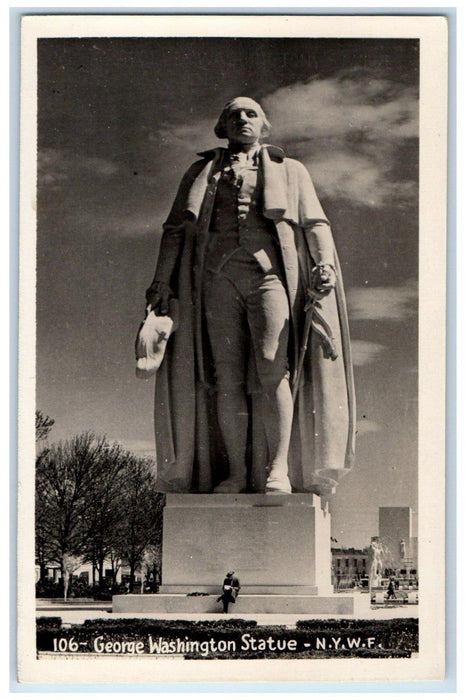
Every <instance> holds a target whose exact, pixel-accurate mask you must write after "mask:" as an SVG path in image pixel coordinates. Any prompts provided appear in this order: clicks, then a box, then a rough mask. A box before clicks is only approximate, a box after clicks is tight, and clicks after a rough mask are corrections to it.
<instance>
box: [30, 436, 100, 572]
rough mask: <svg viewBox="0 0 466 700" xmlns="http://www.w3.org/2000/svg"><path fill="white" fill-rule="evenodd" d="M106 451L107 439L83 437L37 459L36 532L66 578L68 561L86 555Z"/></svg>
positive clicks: (61, 445)
mask: <svg viewBox="0 0 466 700" xmlns="http://www.w3.org/2000/svg"><path fill="white" fill-rule="evenodd" d="M107 451H108V444H107V443H106V441H105V439H104V438H97V437H95V435H93V433H84V434H82V435H79V436H76V437H74V438H72V439H71V440H68V441H66V442H59V443H58V444H56V445H52V446H51V447H49V448H47V449H46V450H44V451H43V452H41V453H40V454H39V455H38V457H37V459H36V531H37V533H38V534H39V539H40V541H41V542H46V546H47V551H48V553H49V555H50V559H51V561H54V562H56V563H57V564H59V566H60V568H61V573H62V577H63V578H64V576H65V571H66V567H67V562H68V561H69V558H70V557H76V556H83V555H84V554H85V552H86V547H87V538H88V530H87V526H86V521H87V511H88V510H89V508H92V506H93V504H94V502H95V499H96V498H97V493H96V488H95V482H96V476H97V475H98V473H99V469H100V468H101V466H102V463H103V462H105V456H106V454H107Z"/></svg>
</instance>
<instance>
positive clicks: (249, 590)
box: [159, 583, 333, 596]
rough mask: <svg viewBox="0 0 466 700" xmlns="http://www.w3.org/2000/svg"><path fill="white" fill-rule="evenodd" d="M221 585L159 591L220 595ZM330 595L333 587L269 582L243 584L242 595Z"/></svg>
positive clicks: (169, 587) (168, 587)
mask: <svg viewBox="0 0 466 700" xmlns="http://www.w3.org/2000/svg"><path fill="white" fill-rule="evenodd" d="M220 591H221V585H219V584H218V583H216V584H213V583H212V584H200V585H199V586H188V585H186V584H169V585H166V586H163V585H162V586H160V589H159V593H167V594H172V593H184V594H185V595H187V594H188V593H191V594H192V593H210V594H211V595H215V594H217V596H219V595H220ZM317 593H320V594H321V595H327V594H328V595H330V594H332V593H333V588H332V589H330V588H329V590H328V591H322V590H317V586H280V585H278V586H277V585H273V584H270V585H267V584H257V585H254V584H246V585H244V586H243V585H241V595H261V594H264V595H317Z"/></svg>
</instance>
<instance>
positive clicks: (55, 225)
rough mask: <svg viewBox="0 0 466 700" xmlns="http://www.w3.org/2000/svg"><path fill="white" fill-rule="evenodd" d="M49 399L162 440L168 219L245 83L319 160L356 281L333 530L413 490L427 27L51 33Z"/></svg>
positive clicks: (44, 89)
mask: <svg viewBox="0 0 466 700" xmlns="http://www.w3.org/2000/svg"><path fill="white" fill-rule="evenodd" d="M38 55H39V71H38V79H39V92H38V94H39V105H38V149H39V152H38V163H39V170H38V195H39V196H38V248H37V314H38V315H37V324H38V335H37V405H38V408H40V409H41V410H42V411H44V412H46V413H48V414H49V415H51V416H52V417H53V418H55V420H56V424H55V427H54V430H53V432H52V434H51V439H53V440H58V439H61V438H67V437H70V436H71V435H73V434H75V433H77V432H80V431H82V430H85V429H91V430H94V431H95V432H97V433H98V434H106V435H107V437H108V438H109V439H111V440H118V441H119V442H121V443H122V444H123V445H125V446H126V447H128V448H129V449H132V450H134V451H136V452H138V453H140V454H154V444H153V425H152V401H153V382H154V380H153V379H152V380H148V381H140V380H136V378H135V375H134V338H135V334H136V331H137V328H138V325H139V322H140V320H141V317H142V315H143V311H144V290H145V289H146V287H147V286H148V284H149V283H150V281H151V279H152V275H153V271H154V268H155V261H156V252H157V248H158V242H159V239H160V232H161V225H162V223H163V221H164V219H165V217H166V216H167V213H168V210H169V208H170V205H171V202H172V200H173V197H174V195H175V192H176V188H177V185H178V182H179V179H180V177H181V175H182V173H183V172H184V170H185V169H186V168H187V167H188V166H189V165H190V163H191V162H193V160H194V159H195V158H196V152H197V151H200V150H202V149H205V148H209V147H213V146H216V145H221V144H220V142H218V140H217V139H216V137H215V136H214V134H213V126H214V124H215V121H216V119H217V117H218V114H219V112H220V110H221V108H222V106H223V104H224V103H225V102H226V101H227V100H228V99H229V98H231V97H233V96H236V95H248V96H251V97H253V98H255V99H258V100H260V101H261V103H262V105H263V106H264V108H265V110H266V113H267V115H268V117H269V119H270V121H271V123H272V127H273V131H272V134H271V136H270V138H269V141H270V142H272V143H275V144H276V145H279V146H281V147H283V148H284V149H285V151H286V152H287V155H289V156H291V157H297V158H299V159H300V160H301V161H302V162H304V163H305V164H306V166H307V167H308V168H309V170H310V172H311V174H312V177H313V180H314V182H315V185H316V189H317V191H318V194H319V196H320V198H321V201H322V203H323V206H324V209H325V211H326V212H327V215H328V217H329V219H330V220H331V223H332V228H333V230H334V235H335V239H336V244H337V248H338V250H339V254H340V258H341V262H342V266H343V270H344V277H345V284H346V288H347V292H348V301H349V309H350V322H351V330H352V338H353V349H354V360H355V374H356V377H355V378H356V390H357V400H358V421H359V422H358V431H359V432H358V445H357V461H356V466H355V469H354V471H353V473H352V474H350V475H348V476H347V477H345V480H344V481H342V483H341V484H340V486H339V488H338V491H337V495H336V496H334V497H333V498H332V501H331V511H332V515H333V534H334V536H335V537H336V538H337V539H338V540H339V542H340V543H341V544H344V545H354V546H362V545H365V544H367V543H368V540H369V538H370V536H371V535H373V534H376V533H377V508H378V506H379V505H409V506H412V507H413V509H414V510H416V508H417V486H416V484H417V269H418V219H417V215H418V213H417V179H418V175H417V167H418V141H417V133H418V89H417V88H418V42H417V41H415V40H398V39H391V40H374V41H373V40H366V39H364V40H349V39H342V40H335V39H322V40H318V39H262V38H254V39H232V38H224V39H218V38H215V39H203V38H202V39H201V38H192V39H190V38H180V39H173V38H156V39H101V38H99V39H46V40H39V54H38Z"/></svg>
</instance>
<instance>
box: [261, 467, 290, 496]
mask: <svg viewBox="0 0 466 700" xmlns="http://www.w3.org/2000/svg"><path fill="white" fill-rule="evenodd" d="M265 493H266V494H269V495H275V494H289V493H291V483H290V480H289V478H288V464H287V463H286V462H285V463H277V462H273V463H272V465H271V466H270V470H269V474H268V476H267V481H266V482H265Z"/></svg>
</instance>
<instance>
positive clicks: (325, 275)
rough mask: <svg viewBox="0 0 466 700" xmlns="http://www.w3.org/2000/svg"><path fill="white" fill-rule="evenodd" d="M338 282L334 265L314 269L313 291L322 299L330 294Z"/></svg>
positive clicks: (324, 265)
mask: <svg viewBox="0 0 466 700" xmlns="http://www.w3.org/2000/svg"><path fill="white" fill-rule="evenodd" d="M336 281H337V274H336V271H335V268H334V267H333V265H330V264H320V265H316V266H315V267H314V268H313V269H312V279H311V289H312V291H313V293H314V294H317V295H318V296H319V297H320V298H322V297H325V296H327V295H328V294H330V292H331V291H332V289H333V288H334V287H335V284H336Z"/></svg>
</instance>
